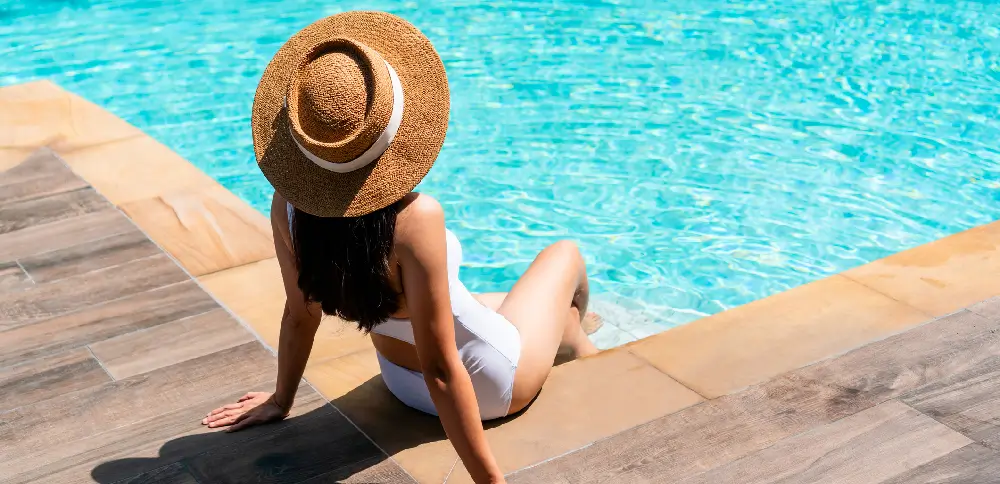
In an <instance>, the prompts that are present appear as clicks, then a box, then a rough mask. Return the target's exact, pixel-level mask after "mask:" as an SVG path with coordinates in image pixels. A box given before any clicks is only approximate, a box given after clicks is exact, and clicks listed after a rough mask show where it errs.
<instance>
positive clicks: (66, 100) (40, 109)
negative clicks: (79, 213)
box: [0, 81, 142, 169]
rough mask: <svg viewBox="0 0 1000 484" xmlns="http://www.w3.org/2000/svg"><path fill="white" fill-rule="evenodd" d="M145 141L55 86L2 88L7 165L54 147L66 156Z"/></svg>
mask: <svg viewBox="0 0 1000 484" xmlns="http://www.w3.org/2000/svg"><path fill="white" fill-rule="evenodd" d="M139 135H142V131H140V130H139V129H138V128H136V127H135V126H132V125H130V124H128V123H127V122H125V121H124V120H122V119H121V118H119V117H117V116H115V115H113V114H111V113H109V112H107V111H105V110H104V109H102V108H100V107H98V106H97V105H95V104H93V103H91V102H89V101H87V100H85V99H83V98H81V97H80V96H77V95H75V94H72V93H70V92H69V91H66V90H64V89H62V88H60V87H59V86H57V85H55V84H53V83H52V82H49V81H37V82H30V83H26V84H18V85H14V86H8V87H4V88H0V146H2V147H4V151H6V153H4V154H3V156H0V169H4V167H5V164H4V160H6V159H8V158H10V159H13V158H15V156H16V154H17V153H22V154H23V153H25V152H27V153H30V152H31V151H34V150H35V149H37V148H39V147H41V146H50V147H52V148H53V149H55V150H56V151H58V152H61V153H65V152H69V151H73V150H76V149H79V148H82V147H86V146H94V145H99V144H103V143H108V142H112V141H117V140H122V139H127V138H130V137H135V136H139Z"/></svg>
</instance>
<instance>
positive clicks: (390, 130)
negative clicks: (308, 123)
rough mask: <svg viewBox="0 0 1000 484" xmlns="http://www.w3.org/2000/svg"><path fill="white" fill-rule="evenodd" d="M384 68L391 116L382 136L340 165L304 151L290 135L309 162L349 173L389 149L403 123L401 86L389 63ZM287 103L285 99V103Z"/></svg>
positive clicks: (338, 171)
mask: <svg viewBox="0 0 1000 484" xmlns="http://www.w3.org/2000/svg"><path fill="white" fill-rule="evenodd" d="M385 66H386V67H387V68H389V79H391V80H392V114H391V115H390V116H389V124H387V125H386V126H385V129H384V130H382V134H380V135H379V137H378V139H376V140H375V143H373V144H372V145H371V147H369V148H368V149H367V150H366V151H365V152H364V153H361V156H358V157H357V158H355V159H353V160H350V161H345V162H342V163H334V162H331V161H326V160H324V159H323V158H320V157H319V156H316V155H315V154H314V153H312V152H311V151H309V150H308V149H306V147H305V146H302V144H301V143H299V140H298V139H296V138H295V134H294V133H293V134H292V140H293V141H295V146H298V147H299V151H301V152H302V154H303V155H305V157H306V158H308V159H309V161H311V162H313V163H315V164H316V165H318V166H319V167H320V168H323V169H325V170H330V171H334V172H337V173H350V172H352V171H354V170H357V169H359V168H363V167H365V166H368V165H369V164H370V163H371V162H373V161H375V160H377V159H378V157H380V156H382V153H385V150H387V149H389V145H390V144H392V139H393V138H395V137H396V131H399V125H400V124H401V123H402V122H403V104H404V103H403V84H402V83H400V82H399V76H397V75H396V71H395V70H394V69H393V68H392V66H391V65H389V62H386V63H385ZM285 102H286V103H287V102H288V101H287V99H286V101H285Z"/></svg>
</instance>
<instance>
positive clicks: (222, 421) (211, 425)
mask: <svg viewBox="0 0 1000 484" xmlns="http://www.w3.org/2000/svg"><path fill="white" fill-rule="evenodd" d="M237 418H239V416H236V417H224V418H221V419H218V420H215V421H212V422H209V423H208V428H211V429H214V428H217V427H225V426H227V425H232V424H233V422H235V421H236V419H237Z"/></svg>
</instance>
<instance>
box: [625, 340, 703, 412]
mask: <svg viewBox="0 0 1000 484" xmlns="http://www.w3.org/2000/svg"><path fill="white" fill-rule="evenodd" d="M668 331H669V330H668ZM612 349H613V348H612ZM622 349H624V350H625V352H626V353H628V354H630V355H632V356H634V357H636V358H638V359H639V361H641V362H643V363H645V364H646V365H647V366H651V367H653V369H654V370H656V371H657V372H659V373H660V374H663V375H666V377H667V378H670V379H671V380H673V381H675V382H677V384H678V385H680V386H682V387H684V388H686V389H688V390H690V391H691V392H692V393H694V394H695V395H698V396H699V397H701V398H702V399H703V400H704V401H706V402H707V401H709V400H712V398H711V397H708V396H706V395H702V394H701V392H699V391H698V390H695V389H694V388H691V386H690V385H688V384H687V383H684V381H682V380H681V379H680V378H677V377H675V376H673V375H671V374H670V373H667V372H666V370H663V369H661V368H660V367H658V366H656V365H654V364H653V362H651V361H649V360H647V359H646V358H643V356H642V355H640V354H638V353H636V352H634V351H632V349H631V348H629V347H628V345H625V346H623V347H622ZM606 351H607V350H606ZM695 405H697V403H696V404H695ZM684 408H688V407H684ZM681 410H683V409H681V408H679V409H677V410H675V411H674V412H679V411H681ZM671 413H673V412H671ZM665 415H670V414H669V413H668V414H665ZM663 416H664V415H661V416H660V417H663ZM660 417H656V418H654V419H653V420H656V419H657V418H660Z"/></svg>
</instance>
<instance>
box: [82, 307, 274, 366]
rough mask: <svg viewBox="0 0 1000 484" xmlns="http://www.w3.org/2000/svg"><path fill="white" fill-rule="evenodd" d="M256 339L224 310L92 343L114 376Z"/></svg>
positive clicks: (97, 355) (167, 363) (94, 350)
mask: <svg viewBox="0 0 1000 484" xmlns="http://www.w3.org/2000/svg"><path fill="white" fill-rule="evenodd" d="M250 341H256V339H255V338H254V337H253V335H252V334H250V332H249V331H247V330H246V328H244V327H243V326H242V325H240V323H238V322H236V320H235V319H233V318H232V316H230V315H229V313H227V312H226V311H225V310H223V309H221V308H220V309H215V310H213V311H210V312H207V313H204V314H200V315H198V316H194V317H191V318H187V319H182V320H179V321H174V322H171V323H166V324H161V325H158V326H154V327H152V328H149V329H147V330H144V331H137V332H134V333H128V334H124V335H121V336H118V337H116V338H111V339H107V340H104V341H100V342H97V343H94V344H92V345H90V349H91V350H92V351H93V352H94V356H96V357H97V359H98V360H100V361H101V363H103V364H104V367H105V368H106V369H107V370H108V372H109V373H111V376H113V377H114V378H115V379H122V378H127V377H130V376H132V375H137V374H139V373H145V372H147V371H151V370H155V369H157V368H163V367H165V366H170V365H173V364H176V363H180V362H182V361H187V360H190V359H192V358H197V357H199V356H205V355H207V354H210V353H214V352H216V351H220V350H224V349H226V348H232V347H233V346H237V345H240V344H243V343H247V342H250Z"/></svg>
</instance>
